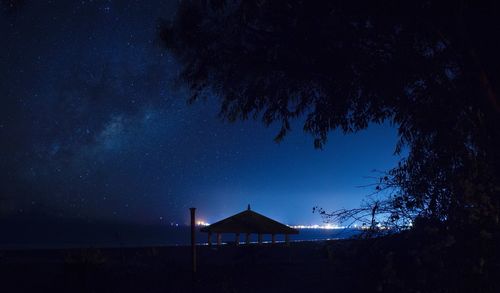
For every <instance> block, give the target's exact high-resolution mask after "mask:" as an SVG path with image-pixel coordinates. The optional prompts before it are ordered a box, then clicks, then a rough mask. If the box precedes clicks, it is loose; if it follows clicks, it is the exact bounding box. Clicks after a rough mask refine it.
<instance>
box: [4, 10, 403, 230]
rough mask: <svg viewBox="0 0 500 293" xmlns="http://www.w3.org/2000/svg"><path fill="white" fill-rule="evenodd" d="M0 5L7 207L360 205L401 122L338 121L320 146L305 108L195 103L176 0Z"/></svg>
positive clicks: (286, 218)
mask: <svg viewBox="0 0 500 293" xmlns="http://www.w3.org/2000/svg"><path fill="white" fill-rule="evenodd" d="M8 3H9V1H5V2H2V4H3V6H2V7H1V9H2V11H1V14H0V35H1V39H2V40H1V43H2V45H1V46H0V64H1V67H0V98H1V102H0V113H1V116H0V139H1V154H0V163H1V170H2V174H1V175H2V176H1V177H2V178H1V179H0V180H1V181H0V183H1V190H2V192H1V196H0V206H1V208H0V213H1V214H2V216H5V215H6V216H7V217H27V218H31V219H38V217H47V218H64V219H71V218H76V219H84V220H87V221H116V222H120V223H139V224H148V223H155V224H157V223H165V224H169V223H170V222H177V223H187V219H188V208H189V207H191V206H195V207H197V208H198V215H199V217H200V219H203V220H205V221H208V222H213V221H216V220H219V219H220V218H222V217H226V216H229V215H231V214H233V213H236V212H239V211H241V210H243V209H245V208H246V205H247V204H248V203H250V204H251V205H252V208H253V209H254V210H256V211H258V212H261V213H263V214H265V215H267V216H270V217H273V218H275V219H277V220H280V221H283V222H285V223H287V224H317V223H320V222H321V219H320V217H319V216H318V215H317V214H313V213H312V207H313V206H316V205H319V206H322V207H324V208H326V209H327V210H329V209H336V208H341V207H347V208H349V207H356V206H357V205H359V203H360V202H361V200H362V199H363V198H364V197H365V196H366V195H367V194H369V193H371V191H372V190H371V189H370V188H359V187H358V186H361V185H366V184H369V183H370V182H373V179H370V178H366V177H367V176H375V175H377V174H376V173H373V172H372V170H374V169H377V170H387V169H389V168H391V167H392V166H394V165H395V164H396V162H397V161H398V159H399V158H398V157H395V156H393V151H394V146H395V142H396V140H397V135H396V130H395V128H393V127H391V126H390V125H374V126H371V127H370V128H369V129H368V130H366V131H363V132H360V133H357V134H352V135H347V136H344V135H342V134H341V133H336V132H334V133H331V134H330V137H329V141H328V144H327V146H326V147H325V148H324V149H323V150H315V149H314V147H313V139H312V137H311V136H310V135H308V134H304V133H303V131H302V129H301V125H300V121H298V122H297V123H296V124H295V125H294V126H295V127H293V131H292V133H291V134H290V135H289V136H287V137H286V138H285V140H284V141H283V142H282V143H281V144H276V143H275V142H274V141H273V138H274V136H275V135H276V134H277V131H278V126H275V127H273V126H271V127H269V128H266V127H265V126H264V125H263V124H262V123H260V122H259V121H244V122H237V123H232V124H231V123H226V122H223V121H221V120H220V119H219V118H218V117H217V113H218V99H217V97H213V98H212V99H208V100H207V101H205V102H197V103H195V104H194V105H188V104H187V103H186V97H187V96H188V93H187V92H186V90H185V88H183V85H182V84H179V83H178V82H176V81H175V77H176V76H177V74H178V66H177V65H176V62H175V60H174V59H173V58H172V57H170V56H169V54H168V52H167V51H165V49H164V48H162V46H161V45H160V43H159V40H158V32H157V26H158V23H159V19H160V18H164V19H168V18H169V17H171V16H172V15H173V14H174V13H175V7H176V3H177V1H175V0H172V1H157V2H155V1H125V0H124V1H68V0H64V1H63V0H60V1H28V0H26V1H21V2H20V3H21V4H19V5H18V6H16V7H14V8H10V7H9V5H8Z"/></svg>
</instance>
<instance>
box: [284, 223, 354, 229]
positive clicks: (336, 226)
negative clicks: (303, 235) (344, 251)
mask: <svg viewBox="0 0 500 293" xmlns="http://www.w3.org/2000/svg"><path fill="white" fill-rule="evenodd" d="M289 227H291V228H294V229H325V230H335V229H345V228H347V227H346V226H338V225H332V224H326V225H295V226H289Z"/></svg>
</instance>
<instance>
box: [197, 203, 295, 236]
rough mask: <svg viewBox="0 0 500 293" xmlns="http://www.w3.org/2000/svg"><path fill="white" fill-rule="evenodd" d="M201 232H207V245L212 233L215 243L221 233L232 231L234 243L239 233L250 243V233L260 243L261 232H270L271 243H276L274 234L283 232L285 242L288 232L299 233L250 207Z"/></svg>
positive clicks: (204, 228)
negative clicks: (215, 236) (215, 237)
mask: <svg viewBox="0 0 500 293" xmlns="http://www.w3.org/2000/svg"><path fill="white" fill-rule="evenodd" d="M201 232H205V233H208V241H207V242H208V245H212V234H213V233H215V234H216V235H217V245H220V244H221V234H222V233H234V234H235V235H236V239H235V243H236V245H238V244H239V243H240V234H245V236H246V237H245V243H246V244H249V243H250V234H257V235H258V243H259V244H261V243H262V235H263V234H271V237H272V238H271V239H272V243H273V244H274V243H276V235H277V234H284V235H285V242H286V243H287V244H288V243H289V242H290V237H289V235H290V234H299V231H298V230H297V229H293V228H290V227H288V226H286V225H284V224H281V223H280V222H277V221H275V220H273V219H271V218H268V217H266V216H263V215H261V214H259V213H256V212H254V211H252V210H251V209H250V205H248V208H247V210H245V211H243V212H241V213H238V214H236V215H234V216H231V217H228V218H225V219H224V220H221V221H219V222H217V223H214V224H212V225H209V226H206V227H203V228H202V229H201Z"/></svg>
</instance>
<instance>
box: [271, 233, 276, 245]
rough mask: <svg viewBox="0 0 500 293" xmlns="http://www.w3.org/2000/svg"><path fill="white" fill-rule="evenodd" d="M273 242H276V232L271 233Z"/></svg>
mask: <svg viewBox="0 0 500 293" xmlns="http://www.w3.org/2000/svg"><path fill="white" fill-rule="evenodd" d="M271 242H272V244H276V234H271Z"/></svg>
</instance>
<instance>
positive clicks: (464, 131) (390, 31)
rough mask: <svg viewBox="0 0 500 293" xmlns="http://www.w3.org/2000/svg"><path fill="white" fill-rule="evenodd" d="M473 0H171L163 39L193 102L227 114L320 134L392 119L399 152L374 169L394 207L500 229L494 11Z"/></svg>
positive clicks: (323, 137)
mask: <svg viewBox="0 0 500 293" xmlns="http://www.w3.org/2000/svg"><path fill="white" fill-rule="evenodd" d="M499 6H500V4H498V2H495V1H481V2H480V3H478V2H466V1H457V2H455V3H451V4H450V3H448V2H447V1H345V2H344V1H300V0H289V1H285V0H281V1H280V0H272V1H271V0H261V1H243V0H241V1H224V0H213V1H182V2H181V3H180V6H179V10H178V13H177V15H176V17H175V18H174V20H173V21H171V22H168V23H167V22H165V23H163V25H162V26H161V29H160V35H161V38H162V40H163V42H164V44H165V45H166V47H167V48H168V50H169V51H170V52H172V53H173V55H174V56H175V57H176V58H177V59H178V60H179V61H180V64H181V66H182V71H181V79H182V80H183V81H184V82H186V83H187V84H188V85H189V88H190V89H191V91H192V96H191V101H195V100H197V99H199V98H202V97H205V98H212V97H213V96H218V97H220V98H221V110H220V113H221V116H222V117H223V118H225V119H227V120H229V121H234V120H238V119H248V118H252V117H253V118H260V119H262V121H263V122H264V123H265V124H271V123H280V124H281V131H279V133H278V134H277V136H276V140H277V141H280V140H281V139H283V137H284V136H285V135H286V133H287V132H288V131H290V121H291V120H292V119H295V118H297V117H305V123H304V130H305V131H306V132H309V133H311V134H312V135H313V137H314V145H315V146H316V147H318V148H321V147H322V146H323V145H324V143H325V142H326V141H327V136H328V133H329V132H330V131H332V130H335V129H340V130H342V131H343V132H345V133H349V132H356V131H359V130H362V129H365V128H366V127H367V126H368V125H369V124H370V123H381V122H383V121H390V122H391V123H393V124H394V125H396V126H397V127H398V133H399V142H398V144H397V145H396V147H395V151H396V152H400V151H401V150H402V148H405V147H407V148H408V150H409V154H408V156H407V158H405V159H404V160H402V161H401V162H399V164H398V166H396V167H395V168H394V169H392V170H390V171H389V172H388V174H387V175H386V176H383V177H382V178H381V179H380V182H379V183H380V184H379V185H377V188H381V189H382V188H386V187H394V188H395V192H394V193H392V195H391V196H390V200H391V201H392V202H393V204H394V205H400V206H401V207H402V208H403V209H404V210H411V211H413V214H416V215H417V217H423V218H429V219H433V220H436V221H438V222H440V223H445V224H446V225H452V226H463V225H468V224H478V223H479V224H481V225H483V226H485V227H486V226H498V224H499V216H500V213H499V211H500V178H499V176H500V152H499V151H498V150H500V101H499V99H498V90H499V86H500V80H499V77H500V71H499V70H498V68H500V67H499V66H500V58H499V55H498V52H500V42H499V37H498V33H497V32H498V31H499V28H500V18H498V17H497V15H498V12H499V10H500V9H499Z"/></svg>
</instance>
